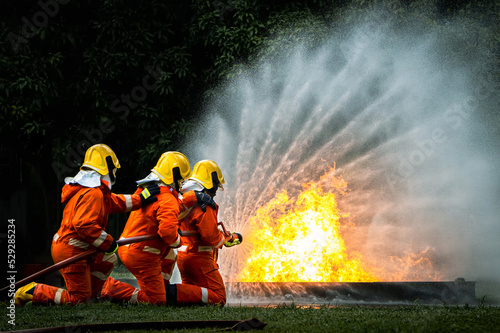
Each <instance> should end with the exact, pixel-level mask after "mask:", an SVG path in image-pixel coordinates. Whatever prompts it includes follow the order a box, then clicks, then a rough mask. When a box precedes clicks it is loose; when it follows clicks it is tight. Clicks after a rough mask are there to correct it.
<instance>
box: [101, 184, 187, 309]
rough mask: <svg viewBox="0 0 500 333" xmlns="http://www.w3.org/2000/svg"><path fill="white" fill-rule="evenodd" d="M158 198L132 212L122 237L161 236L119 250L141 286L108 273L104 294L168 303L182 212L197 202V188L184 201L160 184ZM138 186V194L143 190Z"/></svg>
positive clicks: (171, 189)
mask: <svg viewBox="0 0 500 333" xmlns="http://www.w3.org/2000/svg"><path fill="white" fill-rule="evenodd" d="M160 190H161V192H160V194H158V195H157V198H158V201H156V202H155V203H153V204H151V205H148V206H146V207H143V208H141V209H139V210H137V211H134V212H132V213H131V214H130V217H129V219H128V221H127V224H126V225H125V229H124V230H123V232H122V237H124V238H128V237H135V236H141V235H150V234H158V235H159V236H160V238H158V239H157V240H151V241H146V242H139V243H135V244H129V245H126V246H122V247H120V248H119V250H118V254H119V256H120V260H121V261H122V262H123V264H124V265H125V267H126V268H127V269H128V270H129V271H130V272H131V273H132V274H133V275H134V276H135V277H136V278H137V282H138V283H139V287H140V289H137V288H135V287H133V286H131V285H129V284H127V283H124V282H120V281H118V280H115V279H113V278H112V277H109V278H108V279H107V280H106V283H105V285H104V287H103V289H102V293H101V297H102V298H107V299H109V300H119V301H128V302H129V303H137V302H147V303H153V304H158V305H160V304H165V297H166V296H165V293H166V291H165V285H168V284H169V283H170V277H171V275H172V272H173V269H174V265H175V261H176V253H175V252H174V250H173V249H174V248H177V247H179V246H180V245H181V244H182V243H181V238H180V236H179V233H178V232H177V230H178V218H179V213H180V212H181V211H184V206H183V203H184V204H185V205H186V206H191V207H192V206H193V205H195V204H196V203H197V199H196V195H195V193H194V191H190V192H187V193H186V194H185V195H184V197H183V201H181V200H180V199H179V194H178V192H177V191H176V190H175V189H173V188H172V187H170V186H160ZM141 191H142V188H141V187H139V188H138V190H137V191H136V194H138V193H140V192H141Z"/></svg>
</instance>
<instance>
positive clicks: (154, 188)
mask: <svg viewBox="0 0 500 333" xmlns="http://www.w3.org/2000/svg"><path fill="white" fill-rule="evenodd" d="M159 193H160V187H159V186H158V185H156V184H152V185H149V186H148V187H145V188H144V190H142V192H141V194H139V195H140V197H141V206H145V205H147V204H150V203H152V202H155V201H157V200H158V198H157V197H156V195H157V194H159Z"/></svg>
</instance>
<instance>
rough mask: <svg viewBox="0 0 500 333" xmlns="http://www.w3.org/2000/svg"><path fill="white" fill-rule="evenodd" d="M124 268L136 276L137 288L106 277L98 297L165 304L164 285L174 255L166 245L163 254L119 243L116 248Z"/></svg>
mask: <svg viewBox="0 0 500 333" xmlns="http://www.w3.org/2000/svg"><path fill="white" fill-rule="evenodd" d="M118 253H119V256H120V259H121V261H122V262H123V264H124V265H125V267H126V268H127V269H128V270H129V271H130V272H131V273H132V274H133V275H134V276H135V277H136V279H137V282H138V284H139V289H138V288H135V287H133V286H131V285H129V284H127V283H124V282H120V281H117V280H114V279H113V278H111V277H110V278H108V279H107V281H106V284H105V285H104V287H103V290H102V293H101V296H102V297H104V298H107V299H109V300H117V301H128V302H129V303H137V302H145V303H153V304H158V305H161V304H165V300H166V294H165V285H168V284H169V283H170V277H171V276H172V272H173V269H174V265H175V260H176V254H175V252H174V250H173V249H171V248H169V249H168V250H167V254H166V255H164V256H163V257H162V256H160V255H158V254H154V253H150V252H146V251H144V249H140V248H138V247H136V246H132V245H131V246H129V247H127V246H123V247H120V249H119V250H118Z"/></svg>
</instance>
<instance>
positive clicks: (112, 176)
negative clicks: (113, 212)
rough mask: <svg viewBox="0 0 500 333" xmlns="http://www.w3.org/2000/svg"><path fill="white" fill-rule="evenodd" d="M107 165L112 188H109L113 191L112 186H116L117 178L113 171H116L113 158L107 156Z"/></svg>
mask: <svg viewBox="0 0 500 333" xmlns="http://www.w3.org/2000/svg"><path fill="white" fill-rule="evenodd" d="M106 164H107V166H108V175H109V178H110V181H111V182H110V183H109V184H110V186H109V188H110V189H111V184H113V185H114V184H115V182H116V177H115V174H114V172H113V170H114V169H115V164H114V163H113V158H111V156H106Z"/></svg>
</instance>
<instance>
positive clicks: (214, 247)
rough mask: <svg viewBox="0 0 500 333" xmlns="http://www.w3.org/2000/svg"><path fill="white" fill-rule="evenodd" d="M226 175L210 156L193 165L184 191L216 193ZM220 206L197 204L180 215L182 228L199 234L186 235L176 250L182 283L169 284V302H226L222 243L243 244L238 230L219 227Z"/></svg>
mask: <svg viewBox="0 0 500 333" xmlns="http://www.w3.org/2000/svg"><path fill="white" fill-rule="evenodd" d="M224 183H225V182H224V177H223V175H222V172H221V170H220V168H219V166H218V165H217V164H216V163H215V162H214V161H211V160H202V161H200V162H198V163H196V165H195V166H194V168H193V174H192V175H191V176H190V177H189V178H188V179H187V180H186V181H185V182H184V184H183V186H182V188H181V192H182V193H185V192H187V191H189V190H195V191H201V192H203V193H206V194H208V195H209V196H211V197H215V195H216V193H217V190H218V189H220V190H223V184H224ZM218 210H219V207H218V205H216V207H215V208H213V207H211V206H207V205H205V206H200V205H197V206H194V207H192V208H190V209H188V210H186V211H185V212H184V213H183V214H181V216H180V220H179V225H180V229H181V231H188V230H189V231H195V232H197V233H199V236H192V237H183V242H184V244H183V245H182V246H181V247H179V249H178V250H177V256H178V258H177V266H178V268H179V272H180V274H181V279H182V284H177V285H176V284H173V285H170V286H169V288H168V290H167V304H169V305H176V304H178V305H185V304H219V305H224V304H225V303H226V288H225V285H224V281H223V279H222V276H221V274H220V272H219V266H218V264H217V255H218V251H219V249H220V248H222V246H226V247H231V246H234V245H237V244H240V243H241V241H242V236H241V235H240V234H238V233H229V234H225V233H224V232H223V231H222V230H219V228H218V222H217V213H218Z"/></svg>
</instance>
